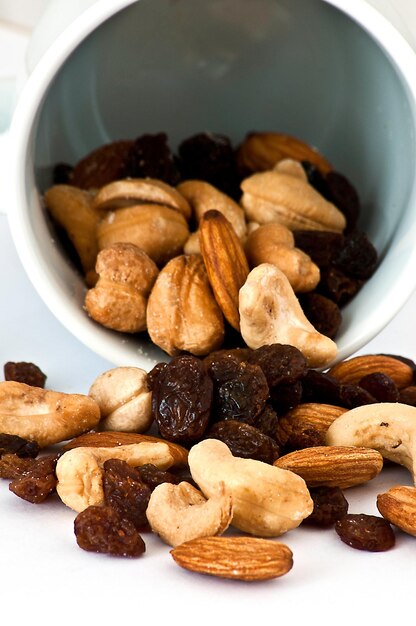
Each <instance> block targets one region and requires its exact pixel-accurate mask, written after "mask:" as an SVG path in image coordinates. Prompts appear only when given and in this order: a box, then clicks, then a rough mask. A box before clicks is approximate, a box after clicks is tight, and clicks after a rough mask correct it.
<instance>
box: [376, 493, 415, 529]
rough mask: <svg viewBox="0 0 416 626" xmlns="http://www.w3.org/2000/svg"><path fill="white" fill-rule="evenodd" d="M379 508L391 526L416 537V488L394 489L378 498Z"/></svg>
mask: <svg viewBox="0 0 416 626" xmlns="http://www.w3.org/2000/svg"><path fill="white" fill-rule="evenodd" d="M377 508H378V510H379V511H380V513H381V515H382V516H383V517H384V518H385V519H386V520H388V521H389V522H390V523H391V524H394V525H395V526H397V527H398V528H400V530H403V531H404V532H405V533H408V534H409V535H413V536H415V537H416V487H401V486H400V487H392V488H391V489H389V490H388V491H387V492H386V493H381V494H379V495H378V496H377Z"/></svg>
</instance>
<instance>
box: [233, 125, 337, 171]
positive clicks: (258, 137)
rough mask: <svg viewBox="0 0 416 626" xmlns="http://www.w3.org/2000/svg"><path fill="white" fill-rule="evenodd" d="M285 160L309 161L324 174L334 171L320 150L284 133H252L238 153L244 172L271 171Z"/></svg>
mask: <svg viewBox="0 0 416 626" xmlns="http://www.w3.org/2000/svg"><path fill="white" fill-rule="evenodd" d="M283 159H294V160H295V161H309V162H310V163H312V164H313V165H315V166H316V167H317V168H318V169H319V170H320V172H321V173H322V174H326V173H327V172H329V171H330V170H331V169H332V166H331V164H330V163H329V162H328V161H327V160H326V159H325V157H323V156H322V154H320V153H319V152H318V150H316V149H315V148H313V147H312V146H310V145H309V144H307V143H305V142H303V141H301V140H300V139H297V138H296V137H292V136H291V135H286V134H283V133H270V132H263V133H250V134H249V135H247V137H246V139H245V140H244V142H243V143H242V144H241V146H240V147H239V148H238V151H237V163H238V166H239V169H240V171H242V172H250V173H251V172H261V171H264V170H270V169H272V167H274V166H275V165H276V163H278V162H279V161H282V160H283Z"/></svg>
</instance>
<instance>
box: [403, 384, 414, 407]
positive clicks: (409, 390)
mask: <svg viewBox="0 0 416 626" xmlns="http://www.w3.org/2000/svg"><path fill="white" fill-rule="evenodd" d="M399 402H401V403H402V404H409V405H410V406H416V385H411V386H410V387H405V388H404V389H400V394H399Z"/></svg>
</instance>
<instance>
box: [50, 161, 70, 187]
mask: <svg viewBox="0 0 416 626" xmlns="http://www.w3.org/2000/svg"><path fill="white" fill-rule="evenodd" d="M73 169H74V168H73V167H72V165H69V164H68V163H57V164H56V165H55V167H54V168H53V172H52V184H53V185H70V184H71V180H72V170H73Z"/></svg>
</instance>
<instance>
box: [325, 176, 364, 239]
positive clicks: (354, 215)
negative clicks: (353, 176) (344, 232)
mask: <svg viewBox="0 0 416 626" xmlns="http://www.w3.org/2000/svg"><path fill="white" fill-rule="evenodd" d="M325 192H326V198H327V199H328V200H330V201H331V202H332V203H333V204H335V206H336V207H337V208H338V209H339V210H340V211H342V213H344V215H345V218H346V220H347V229H348V230H351V229H352V228H354V227H355V225H356V223H357V220H358V217H359V215H360V212H361V203H360V198H359V196H358V193H357V190H356V189H355V187H354V186H353V185H352V183H351V182H350V181H349V180H348V178H347V177H346V176H344V175H343V174H341V173H340V172H336V171H335V170H332V171H330V172H328V173H327V174H326V176H325Z"/></svg>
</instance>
